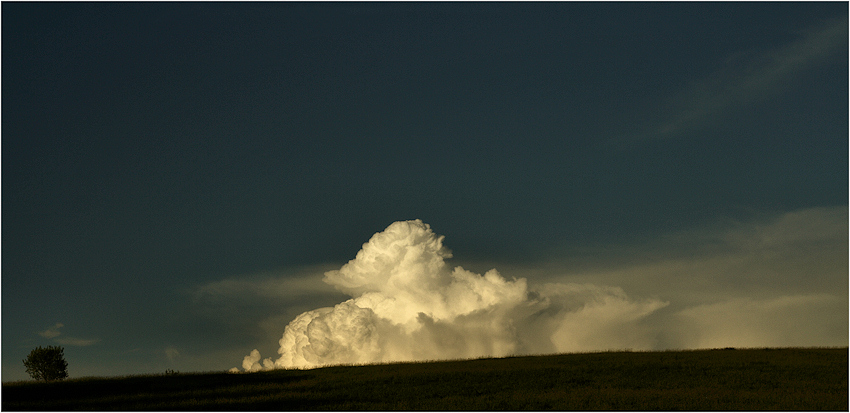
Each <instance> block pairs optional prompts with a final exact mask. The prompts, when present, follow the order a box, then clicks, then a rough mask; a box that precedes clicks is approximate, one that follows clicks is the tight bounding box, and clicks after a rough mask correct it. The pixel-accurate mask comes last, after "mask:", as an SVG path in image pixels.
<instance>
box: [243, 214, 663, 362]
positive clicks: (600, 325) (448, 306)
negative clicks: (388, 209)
mask: <svg viewBox="0 0 850 413" xmlns="http://www.w3.org/2000/svg"><path fill="white" fill-rule="evenodd" d="M443 239H444V237H443V236H439V235H437V234H435V233H434V232H433V231H432V230H431V228H430V226H429V225H428V224H425V223H423V222H422V221H420V220H412V221H400V222H395V223H393V224H392V225H390V226H389V227H387V229H386V230H384V231H383V232H379V233H377V234H375V235H374V236H373V237H372V238H371V239H370V240H369V242H367V243H366V244H364V245H363V248H362V249H361V250H360V252H358V253H357V255H356V257H355V258H354V259H353V260H351V261H349V262H348V263H347V264H345V265H344V266H342V268H340V269H339V270H333V271H328V272H326V273H325V278H324V280H325V282H327V283H328V284H330V285H333V286H334V287H336V288H337V289H338V290H340V291H342V292H344V293H346V294H348V295H350V296H351V297H352V298H351V299H349V300H347V301H344V302H342V303H339V304H337V305H336V306H334V307H325V308H319V309H315V310H311V311H307V312H305V313H303V314H301V315H299V316H298V317H296V318H295V319H294V320H293V321H292V322H290V323H289V325H287V326H286V327H285V329H284V332H283V335H282V337H281V339H280V341H279V344H280V348H279V350H278V353H279V357H278V358H277V359H276V360H273V359H271V358H266V359H262V357H261V356H260V353H259V351H257V350H254V351H252V352H251V354H250V355H248V356H246V357H245V359H244V360H243V363H242V368H243V369H244V370H245V371H259V370H268V369H275V368H309V367H316V366H322V365H331V364H347V363H375V362H390V361H405V360H433V359H452V358H471V357H483V356H493V357H499V356H507V355H511V354H530V353H545V352H567V351H584V350H594V349H598V348H599V346H600V345H602V346H604V348H652V347H653V345H654V342H653V334H652V332H651V331H650V330H649V329H645V328H643V327H642V326H641V320H642V319H643V318H644V317H646V316H647V315H649V314H651V313H653V312H654V311H656V310H658V309H659V308H662V307H664V306H665V305H667V303H665V302H662V301H661V300H658V299H643V300H634V299H632V298H630V297H628V296H627V295H626V293H625V292H624V291H623V290H622V289H620V288H616V287H607V286H598V285H593V284H569V283H552V284H547V285H545V286H544V287H543V288H541V289H537V290H534V289H529V287H528V285H527V282H526V280H525V279H524V278H520V279H510V280H508V279H506V278H504V277H503V276H502V275H501V274H500V273H499V272H498V271H497V270H495V269H492V270H490V271H487V272H486V273H485V274H483V275H482V274H476V273H473V272H471V271H468V270H466V269H464V268H462V267H459V266H458V267H454V268H451V267H450V266H449V265H448V264H447V263H446V260H447V259H449V258H451V257H452V253H451V251H450V250H449V249H448V248H446V247H445V246H444V245H443ZM234 370H235V371H238V369H236V368H234Z"/></svg>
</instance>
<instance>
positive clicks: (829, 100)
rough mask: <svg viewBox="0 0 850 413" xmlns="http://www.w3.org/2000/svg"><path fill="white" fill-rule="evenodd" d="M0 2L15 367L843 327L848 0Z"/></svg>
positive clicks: (738, 341)
mask: <svg viewBox="0 0 850 413" xmlns="http://www.w3.org/2000/svg"><path fill="white" fill-rule="evenodd" d="M0 12H2V131H1V132H2V147H1V148H0V151H2V175H0V179H2V263H0V265H2V280H1V281H2V284H0V289H2V331H0V332H1V333H2V370H0V375H2V380H3V381H4V382H5V381H12V380H22V379H27V378H28V377H27V375H26V373H25V370H24V367H23V364H22V362H21V360H23V359H24V358H25V357H26V355H27V354H28V353H29V351H30V350H31V349H33V348H35V347H36V346H45V345H61V346H63V347H64V348H65V358H66V360H67V361H68V364H69V367H68V369H69V375H70V377H72V378H73V377H84V376H117V375H128V374H148V373H163V372H165V371H166V370H177V371H222V370H228V369H230V368H233V367H237V368H243V367H246V365H245V364H244V363H243V362H244V361H245V359H244V358H245V357H246V356H248V357H247V361H248V363H247V368H248V369H251V368H260V367H259V366H262V361H261V360H260V355H262V358H267V357H268V358H270V359H271V361H272V362H275V361H276V359H278V360H283V359H284V358H286V357H289V359H286V360H290V361H291V360H296V359H297V360H301V362H302V364H303V365H316V364H321V363H323V362H333V361H334V360H343V361H345V360H367V361H368V360H386V359H388V357H389V358H393V357H395V358H410V357H430V358H434V357H440V356H441V355H445V356H446V357H452V356H453V357H472V356H476V355H478V354H479V353H481V352H484V353H487V354H491V355H504V354H507V353H517V352H553V351H557V352H564V351H595V350H608V349H624V348H633V349H646V350H660V349H676V348H712V347H727V346H737V347H766V346H847V345H848V112H850V108H848V5H847V3H846V2H831V3H810V2H793V3H791V2H782V3H771V2H756V3H735V2H732V3H726V2H723V3H715V2H709V3H666V2H660V3H639V2H634V3H633V2H629V3H608V2H590V3H549V2H547V3H265V2H263V3H193V2H190V3H146V2H142V3H109V2H106V3H100V2H97V3H38V2H36V3H10V2H4V3H2V6H0ZM416 220H420V221H416ZM395 223H399V224H395ZM426 224H427V225H426ZM376 234H383V235H376ZM373 236H374V237H375V238H373ZM385 239H392V240H394V241H392V242H391V244H392V245H396V246H397V247H394V248H396V249H386V245H388V244H385V242H389V241H382V240H385ZM373 240H374V241H375V242H374V243H373V242H372V241H373ZM438 241H439V242H438ZM438 244H439V245H438ZM443 248H445V250H444V249H443ZM449 250H450V251H451V253H448V251H449ZM411 251H412V252H411ZM361 252H362V254H361ZM382 254H383V255H382ZM405 254H413V255H411V256H415V257H417V258H416V259H417V260H418V261H415V263H422V265H425V266H424V267H422V266H416V265H413V266H410V267H407V266H406V265H408V264H409V263H406V261H404V259H405V258H404V257H405V256H407V255H405ZM361 256H362V257H364V258H363V260H360V258H359V257H361ZM369 257H372V258H369ZM374 257H384V258H380V259H378V258H374ZM369 259H372V260H374V259H378V261H377V262H384V263H385V264H386V263H395V264H394V265H390V264H387V267H386V268H385V267H380V268H379V267H375V268H373V270H374V271H373V272H369V271H372V270H370V269H369V268H371V267H369V265H372V264H368V265H367V264H365V263H366V262H367V261H368V260H369ZM364 260H366V261H364ZM381 260H384V261H381ZM369 262H371V263H374V262H376V261H369ZM405 263H406V264H405ZM426 264H427V265H426ZM411 265H412V264H411ZM417 265H418V264H417ZM457 267H461V268H462V269H463V270H462V271H458V270H455V269H456V268H457ZM492 269H495V270H496V272H491V270H492ZM402 270H404V271H408V270H409V271H411V272H404V271H402ZM432 270H433V272H429V271H432ZM399 271H402V272H399ZM326 273H327V274H326ZM411 274H412V275H411ZM370 277H376V278H370ZM381 277H383V278H381ZM376 280H378V281H380V282H378V281H376ZM389 280H392V282H390V281H389ZM367 285H368V286H369V287H368V288H367V287H363V286H367ZM414 291H418V292H419V294H420V295H415V294H413V293H412V292H414ZM485 291H486V293H485ZM411 294H413V295H411ZM475 294H477V295H475ZM488 294H489V295H488ZM473 296H475V297H478V301H475V300H472V299H471V298H469V297H473ZM375 297H379V298H380V299H378V298H375ZM427 297H432V298H433V297H436V298H435V299H436V300H438V301H439V300H442V301H441V302H444V303H447V304H445V305H446V306H448V307H445V308H442V309H440V310H439V311H438V309H436V308H435V307H428V305H431V304H426V303H425V301H423V299H424V298H427ZM464 297H466V298H464ZM488 297H489V298H488ZM467 299H469V300H472V301H465V300H467ZM370 300H371V301H370ZM404 300H409V301H404ZM453 300H454V301H453ZM488 300H489V301H488ZM470 302H475V303H477V304H475V306H473V307H474V308H473V307H469V308H467V307H463V306H466V305H467V304H468V303H470ZM382 303H383V304H382ZM387 303H393V304H392V306H390V305H389V304H387ZM405 303H407V304H405ZM416 303H418V304H416ZM452 303H454V304H452ZM463 303H466V304H463ZM402 304H404V305H408V304H409V305H408V307H404V308H403V309H402V307H393V306H400V305H402ZM414 304H416V305H414ZM451 305H455V307H451ZM469 305H471V304H469ZM417 306H418V307H417ZM458 306H460V307H458ZM461 307H463V309H461ZM327 308H332V309H334V310H321V309H327ZM520 309H525V310H522V311H521V310H520ZM532 310H533V311H532ZM345 311H348V312H347V313H346V312H345ZM523 311H525V312H523ZM355 313H357V314H360V313H362V314H366V315H367V316H368V317H367V318H366V319H368V320H370V321H368V322H363V321H362V320H363V319H362V318H358V319H357V320H360V321H357V322H358V323H360V324H357V326H359V327H363V328H367V327H368V328H369V329H371V330H369V331H373V332H375V331H377V332H378V333H375V336H376V337H378V338H379V339H380V340H384V341H380V342H374V343H371V344H370V345H376V344H375V343H378V344H381V343H384V344H386V343H390V344H392V346H395V347H392V348H394V349H395V350H393V351H394V353H393V354H389V353H387V352H389V350H385V349H383V348H378V347H380V346H378V347H374V348H371V347H370V348H371V350H369V351H371V353H369V354H368V355H364V354H366V353H364V351H366V350H364V348H365V347H363V345H365V344H363V343H361V342H358V343H359V344H358V343H354V344H351V343H353V342H351V343H349V342H346V343H348V344H346V346H347V347H345V348H346V349H347V350H346V351H349V352H348V353H346V354H345V355H344V356H339V355H337V356H333V357H331V356H330V355H328V356H327V358H320V359H310V357H319V356H318V355H316V354H313V353H310V355H307V354H308V353H309V351H307V350H310V349H312V350H310V351H314V350H315V348H316V347H315V345H317V344H316V343H317V342H316V343H313V345H314V347H309V348H308V347H305V346H303V345H302V346H301V347H298V348H295V347H292V346H290V347H291V348H280V349H279V347H286V346H283V345H281V344H280V343H279V340H281V339H282V336H283V335H284V330H285V328H286V327H287V325H289V324H290V322H292V321H293V320H295V319H296V317H299V319H300V320H302V321H303V322H304V323H302V324H304V325H303V326H301V327H299V326H297V325H295V324H293V326H292V328H290V329H288V330H287V332H288V333H287V334H289V337H290V340H296V341H297V339H298V337H302V338H303V337H308V338H309V337H312V336H310V333H309V331H308V330H309V329H308V326H307V324H306V322H307V321H309V320H313V319H315V320H319V321H322V322H325V323H326V324H325V325H326V326H327V328H328V329H330V330H328V331H331V332H335V331H336V332H339V331H348V330H345V329H346V328H348V327H351V325H353V324H350V323H349V324H346V323H348V322H347V321H345V320H346V318H345V317H343V316H342V315H343V314H355ZM304 314H307V315H306V316H303V317H302V315H304ZM402 314H404V315H405V317H407V318H404V319H403V320H402V319H400V318H399V319H397V320H395V322H396V324H393V322H388V321H387V320H390V321H392V320H394V318H393V317H401V315H402ZM419 314H422V315H421V316H420V315H419ZM486 314H490V315H486ZM335 315H338V317H336V318H333V316H335ZM408 316H409V317H408ZM441 317H442V318H441ZM482 317H483V318H482ZM487 317H491V318H487ZM331 318H333V320H335V321H333V323H337V324H333V323H331V321H328V320H330V319H331ZM308 319H309V320H308ZM305 320H307V321H305ZM529 320H536V321H533V322H532V321H529ZM319 321H317V323H318V322H319ZM364 323H366V324H364ZM369 323H372V324H369ZM488 323H489V324H488ZM402 324H403V326H404V329H406V330H404V329H402V330H404V331H403V332H401V331H402V330H399V328H401V327H399V326H402ZM316 325H318V324H316ZM481 325H490V326H494V327H493V329H494V330H492V331H483V330H481V331H477V330H476V331H477V332H471V331H472V330H470V329H474V328H475V326H481ZM359 327H358V328H359ZM351 328H353V327H351ZM334 329H337V330H334ZM352 331H353V330H352ZM379 333H380V334H379ZM299 334H301V335H299ZM334 334H336V333H334ZM340 334H341V333H340ZM447 337H451V338H452V340H454V341H452V340H448V339H447ZM469 337H472V338H469ZM284 338H285V337H284ZM317 340H318V339H317ZM340 340H343V339H340ZM345 340H347V339H345ZM417 342H418V343H430V344H429V345H430V346H431V347H430V348H432V349H435V350H434V351H424V350H423V352H420V353H416V354H414V353H415V352H413V353H411V352H410V350H409V348H408V347H405V346H406V344H409V343H417ZM333 343H336V344H335V345H337V344H339V343H342V342H341V341H340V342H337V341H334V342H333ZM493 343H497V344H493ZM390 344H387V346H390ZM339 345H341V344H339ZM459 346H460V347H459ZM340 348H342V347H340ZM387 348H389V347H387ZM458 348H462V349H463V351H460V350H457V349H458ZM255 349H256V350H258V351H257V353H258V354H257V356H256V357H254V355H253V353H252V351H253V350H255ZM305 349H306V350H305ZM417 351H418V350H417ZM276 352H279V354H280V356H276V355H275V354H276ZM355 353H356V354H355ZM355 355H357V357H366V358H365V359H364V358H360V359H357V358H356V357H355ZM367 356H368V357H367ZM279 357H280V358H279ZM298 357H303V358H301V359H299V358H298ZM334 357H336V358H334ZM346 357H348V358H346ZM351 357H355V358H353V359H352V358H351ZM370 357H371V358H370ZM310 360H312V361H310ZM284 361H285V360H284ZM284 361H281V363H282V364H281V365H287V364H286V363H285V362H284ZM291 362H292V363H295V361H291ZM308 362H309V363H308ZM305 363H306V364H305ZM310 363H312V364H310Z"/></svg>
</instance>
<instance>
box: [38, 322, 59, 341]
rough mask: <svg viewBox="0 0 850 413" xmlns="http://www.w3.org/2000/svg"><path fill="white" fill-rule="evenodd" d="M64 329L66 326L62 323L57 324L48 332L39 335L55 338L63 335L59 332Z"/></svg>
mask: <svg viewBox="0 0 850 413" xmlns="http://www.w3.org/2000/svg"><path fill="white" fill-rule="evenodd" d="M62 327H65V325H64V324H62V323H56V324H54V325H53V326H51V327H49V328H48V329H47V330H44V331H41V332H39V333H38V335H40V336H42V337H44V338H54V337H57V336H59V335H61V334H62V333H61V332H60V331H59V329H60V328H62Z"/></svg>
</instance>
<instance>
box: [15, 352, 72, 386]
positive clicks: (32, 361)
mask: <svg viewBox="0 0 850 413" xmlns="http://www.w3.org/2000/svg"><path fill="white" fill-rule="evenodd" d="M64 353H65V349H64V348H62V347H60V346H47V347H41V346H38V347H36V348H34V349H33V350H32V351H30V354H29V355H28V356H27V358H26V359H25V360H24V366H25V367H26V368H27V373H29V375H30V376H31V377H32V378H33V379H36V380H44V381H53V380H61V379H64V378H66V377H68V362H67V361H65V355H64Z"/></svg>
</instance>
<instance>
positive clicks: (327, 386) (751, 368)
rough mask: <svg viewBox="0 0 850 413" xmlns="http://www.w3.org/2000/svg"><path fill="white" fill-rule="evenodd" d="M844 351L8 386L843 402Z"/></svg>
mask: <svg viewBox="0 0 850 413" xmlns="http://www.w3.org/2000/svg"><path fill="white" fill-rule="evenodd" d="M847 355H848V350H847V348H840V349H834V348H829V349H825V348H816V349H797V348H794V349H746V350H699V351H664V352H604V353H590V354H563V355H550V356H528V357H509V358H502V359H478V360H463V361H443V362H432V363H400V364H385V365H369V366H335V367H326V368H320V369H314V370H277V371H270V372H260V373H251V374H229V373H197V374H177V375H160V376H130V377H120V378H83V379H75V380H67V381H63V382H55V383H35V382H17V383H7V384H3V394H2V396H3V397H2V409H3V410H10V411H20V410H169V411H172V410H254V411H256V410H809V411H811V410H844V411H846V410H848V374H847V372H848V370H847V367H848V358H847Z"/></svg>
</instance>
